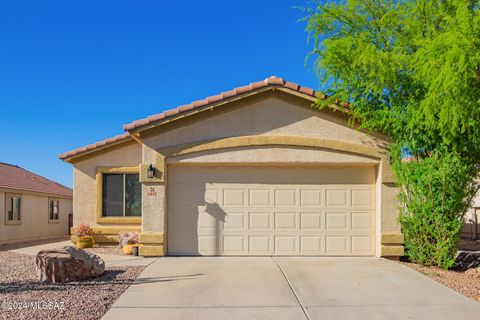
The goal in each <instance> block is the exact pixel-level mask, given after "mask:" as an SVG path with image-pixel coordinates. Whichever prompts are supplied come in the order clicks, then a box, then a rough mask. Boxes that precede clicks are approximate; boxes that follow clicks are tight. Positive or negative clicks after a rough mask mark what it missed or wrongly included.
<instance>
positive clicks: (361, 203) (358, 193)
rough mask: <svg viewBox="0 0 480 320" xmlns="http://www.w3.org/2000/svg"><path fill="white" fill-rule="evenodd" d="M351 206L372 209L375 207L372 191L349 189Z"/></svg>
mask: <svg viewBox="0 0 480 320" xmlns="http://www.w3.org/2000/svg"><path fill="white" fill-rule="evenodd" d="M350 192H351V199H352V206H354V207H366V208H373V207H374V205H375V201H374V198H375V197H374V193H373V190H372V189H351V190H350Z"/></svg>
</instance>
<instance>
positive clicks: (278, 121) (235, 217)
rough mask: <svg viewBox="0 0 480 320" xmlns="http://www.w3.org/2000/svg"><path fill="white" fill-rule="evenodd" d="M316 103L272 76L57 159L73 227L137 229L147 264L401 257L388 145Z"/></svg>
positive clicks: (104, 233) (112, 236) (101, 231)
mask: <svg viewBox="0 0 480 320" xmlns="http://www.w3.org/2000/svg"><path fill="white" fill-rule="evenodd" d="M317 97H321V95H320V94H319V93H316V92H315V91H313V90H312V89H309V88H305V87H302V86H299V85H297V84H295V83H292V82H288V81H285V80H283V79H281V78H277V77H270V78H268V79H265V80H264V81H259V82H255V83H252V84H249V85H247V86H243V87H240V88H236V89H234V90H231V91H227V92H224V93H221V94H219V95H216V96H212V97H208V98H206V99H204V100H200V101H196V102H193V103H191V104H187V105H184V106H180V107H178V108H175V109H173V110H169V111H165V112H163V113H160V114H157V115H154V116H151V117H148V118H146V119H142V120H138V121H135V122H133V123H132V124H128V125H125V126H124V129H125V131H126V133H124V134H122V135H119V136H116V137H114V138H111V139H107V140H104V141H102V142H98V143H96V144H93V145H88V146H86V147H83V148H80V149H77V150H74V151H70V152H67V153H65V154H63V155H60V158H61V159H63V160H64V161H67V162H69V163H72V164H73V166H74V196H73V198H74V205H73V208H74V225H78V224H80V223H88V224H90V225H91V226H92V227H93V228H94V230H95V232H96V235H95V240H96V241H97V242H112V241H117V239H118V238H117V234H118V232H119V231H138V232H140V241H141V243H142V244H143V246H142V247H141V249H140V254H141V255H144V256H150V255H165V254H168V255H240V256H249V255H267V256H269V255H295V256H297V255H305V256H399V255H402V254H403V237H402V234H401V232H400V226H399V225H398V223H397V215H398V208H397V199H396V194H397V188H396V186H395V181H394V178H393V175H392V173H391V171H390V156H389V151H388V141H387V139H386V138H385V137H384V136H382V135H380V134H367V133H365V132H361V131H358V130H355V129H353V128H351V127H350V126H349V125H348V123H347V118H348V117H347V111H346V109H344V108H342V107H332V108H326V109H323V110H318V109H315V108H312V104H313V103H314V102H315V101H316V99H317Z"/></svg>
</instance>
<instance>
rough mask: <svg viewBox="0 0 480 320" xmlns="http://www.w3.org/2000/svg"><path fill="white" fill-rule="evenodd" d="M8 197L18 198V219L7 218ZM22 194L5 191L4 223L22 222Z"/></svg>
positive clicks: (15, 223)
mask: <svg viewBox="0 0 480 320" xmlns="http://www.w3.org/2000/svg"><path fill="white" fill-rule="evenodd" d="M10 197H18V198H20V219H19V220H8V206H9V202H10V201H8V199H9V198H10ZM22 198H23V197H22V195H21V194H19V193H5V199H4V201H5V217H4V218H5V225H19V224H22V207H23V205H22V202H23V200H22Z"/></svg>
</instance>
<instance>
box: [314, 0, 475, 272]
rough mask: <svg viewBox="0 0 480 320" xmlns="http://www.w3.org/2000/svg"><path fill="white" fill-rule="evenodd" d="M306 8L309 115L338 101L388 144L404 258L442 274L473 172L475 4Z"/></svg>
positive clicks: (357, 0) (366, 1)
mask: <svg viewBox="0 0 480 320" xmlns="http://www.w3.org/2000/svg"><path fill="white" fill-rule="evenodd" d="M314 4H315V6H314V7H312V8H310V9H307V12H308V16H307V18H306V21H307V31H308V32H309V34H310V37H312V38H313V39H314V49H313V51H312V55H313V56H314V58H315V67H316V70H317V73H318V75H319V77H320V79H321V82H322V83H323V84H324V87H325V88H326V90H325V91H326V93H327V95H328V98H327V99H325V100H319V101H318V106H319V107H325V106H326V105H329V104H332V103H338V102H339V101H347V102H349V103H350V109H351V111H352V112H351V115H352V120H358V121H359V123H360V125H361V126H362V127H363V128H366V129H370V130H373V131H382V132H384V133H385V134H386V135H387V136H388V137H389V138H390V139H391V140H392V142H393V143H392V146H391V148H392V150H391V151H392V164H393V165H392V168H393V171H394V173H395V175H396V178H397V183H398V185H399V187H400V188H399V189H400V201H401V207H402V210H401V214H400V222H401V224H402V230H403V232H404V235H405V238H406V243H405V245H406V248H407V253H408V255H409V256H410V258H411V259H412V260H414V261H417V262H420V263H423V264H427V265H438V266H441V267H444V268H447V267H449V266H451V264H452V263H453V258H454V255H455V251H456V248H457V246H458V234H459V231H460V229H461V226H462V221H463V216H464V214H465V212H466V210H467V208H468V206H469V202H470V201H471V198H472V196H473V195H474V194H475V192H476V190H477V183H476V177H477V176H478V174H479V167H480V157H479V154H480V153H479V152H480V0H469V1H467V0H465V1H464V0H442V1H440V0H430V1H428V0H397V1H393V0H383V1H381V0H344V1H335V2H333V1H331V2H326V1H318V2H315V3H314ZM405 155H410V156H411V157H410V160H411V161H404V160H405V159H404V158H405Z"/></svg>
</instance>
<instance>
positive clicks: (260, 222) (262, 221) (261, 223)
mask: <svg viewBox="0 0 480 320" xmlns="http://www.w3.org/2000/svg"><path fill="white" fill-rule="evenodd" d="M248 222H249V223H248V227H249V229H250V230H272V229H273V227H272V225H273V212H264V211H260V212H258V211H257V212H255V211H254V212H249V213H248Z"/></svg>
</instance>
